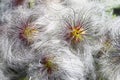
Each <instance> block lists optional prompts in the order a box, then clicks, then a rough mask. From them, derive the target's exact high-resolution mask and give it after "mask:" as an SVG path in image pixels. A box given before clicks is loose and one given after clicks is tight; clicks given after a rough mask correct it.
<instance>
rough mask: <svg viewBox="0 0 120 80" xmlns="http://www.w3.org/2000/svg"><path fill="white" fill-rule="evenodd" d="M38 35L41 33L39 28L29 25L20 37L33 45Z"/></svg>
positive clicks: (23, 29) (21, 32)
mask: <svg viewBox="0 0 120 80" xmlns="http://www.w3.org/2000/svg"><path fill="white" fill-rule="evenodd" d="M38 33H39V31H38V29H37V28H35V27H31V26H30V25H27V26H25V27H23V28H22V29H21V31H20V33H19V37H20V39H22V40H25V41H27V42H28V43H32V42H33V39H34V38H35V37H36V36H37V35H38Z"/></svg>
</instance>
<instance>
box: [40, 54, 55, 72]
mask: <svg viewBox="0 0 120 80" xmlns="http://www.w3.org/2000/svg"><path fill="white" fill-rule="evenodd" d="M54 58H55V57H54V56H49V57H48V56H45V57H44V58H42V60H41V61H40V63H41V64H42V65H43V66H44V67H43V69H42V70H47V73H48V74H52V72H54V71H56V70H57V64H55V63H54V62H53V61H54Z"/></svg>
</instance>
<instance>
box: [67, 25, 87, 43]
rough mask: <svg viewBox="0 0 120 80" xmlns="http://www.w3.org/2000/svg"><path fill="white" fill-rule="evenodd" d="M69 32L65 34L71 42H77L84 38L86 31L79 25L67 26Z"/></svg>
mask: <svg viewBox="0 0 120 80" xmlns="http://www.w3.org/2000/svg"><path fill="white" fill-rule="evenodd" d="M69 31H70V32H69V33H68V34H67V35H66V36H67V39H70V40H71V42H73V43H78V42H80V41H82V40H83V39H84V35H85V33H86V31H85V30H84V28H82V27H81V26H80V25H78V26H75V27H70V28H69Z"/></svg>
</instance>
